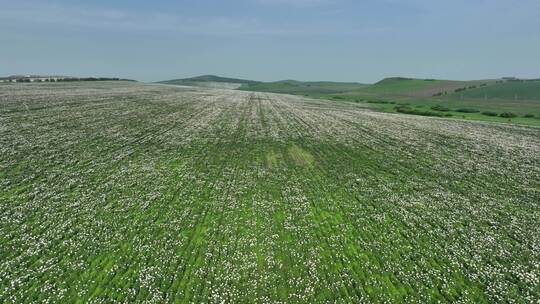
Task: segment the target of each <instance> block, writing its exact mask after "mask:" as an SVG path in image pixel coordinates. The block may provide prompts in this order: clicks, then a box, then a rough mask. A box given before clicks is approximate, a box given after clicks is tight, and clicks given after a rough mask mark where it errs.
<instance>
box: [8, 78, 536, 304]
mask: <svg viewBox="0 0 540 304" xmlns="http://www.w3.org/2000/svg"><path fill="white" fill-rule="evenodd" d="M539 201H540V129H539V128H538V127H531V126H519V125H512V124H499V123H491V122H476V121H465V120H456V119H445V118H432V117H421V116H415V115H402V114H395V113H383V112H377V111H373V110H372V109H370V108H367V104H365V103H351V102H342V101H340V100H334V101H327V100H320V99H310V98H306V97H304V96H292V95H279V94H273V93H261V92H245V91H238V90H219V89H209V88H188V87H173V86H163V85H145V84H140V83H135V82H87V83H75V82H74V83H39V84H37V83H33V84H2V85H0V302H2V303H36V302H53V303H54V302H56V303H70V302H79V303H83V302H93V303H99V302H128V303H129V302H142V301H144V302H148V303H163V302H178V303H203V302H210V303H222V302H226V303H247V302H256V303H284V302H287V303H334V302H343V303H346V302H351V303H360V302H366V303H368V302H383V301H386V302H399V301H405V302H417V303H422V302H424V303H425V302H463V303H467V302H468V303H489V302H521V303H534V302H538V301H540V246H539V244H540V225H538V219H539V218H540V205H539Z"/></svg>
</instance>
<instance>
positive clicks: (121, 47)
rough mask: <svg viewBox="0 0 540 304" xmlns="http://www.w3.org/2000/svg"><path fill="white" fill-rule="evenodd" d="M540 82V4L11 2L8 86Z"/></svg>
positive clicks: (1, 62)
mask: <svg viewBox="0 0 540 304" xmlns="http://www.w3.org/2000/svg"><path fill="white" fill-rule="evenodd" d="M12 74H40V75H69V76H103V77H106V76H109V77H113V76H114V77H123V78H131V79H136V80H141V81H158V80H166V79H175V78H184V77H190V76H196V75H202V74H216V75H222V76H229V77H239V78H245V79H253V80H261V81H274V80H281V79H298V80H333V81H357V82H363V83H373V82H376V81H378V80H380V79H383V78H385V77H392V76H404V77H419V78H438V79H456V80H457V79H459V80H469V79H492V78H499V77H503V76H516V77H523V78H538V77H540V1H538V0H519V1H516V0H511V1H510V0H451V1H450V0H448V1H442V0H407V1H406V0H230V1H226V0H220V1H218V0H175V1H173V0H161V1H160V0H157V1H143V0H130V1H128V0H115V1H106V0H93V1H79V0H70V1H66V0H51V1H46V0H40V1H37V0H25V1H18V0H11V1H5V0H0V75H12Z"/></svg>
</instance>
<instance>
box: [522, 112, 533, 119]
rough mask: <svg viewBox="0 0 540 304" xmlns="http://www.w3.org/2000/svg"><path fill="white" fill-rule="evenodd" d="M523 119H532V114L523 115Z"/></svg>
mask: <svg viewBox="0 0 540 304" xmlns="http://www.w3.org/2000/svg"><path fill="white" fill-rule="evenodd" d="M523 117H525V118H534V114H531V113H528V114H525V115H523Z"/></svg>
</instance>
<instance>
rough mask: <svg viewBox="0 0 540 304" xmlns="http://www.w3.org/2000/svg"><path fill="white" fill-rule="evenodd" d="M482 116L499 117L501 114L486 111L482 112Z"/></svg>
mask: <svg viewBox="0 0 540 304" xmlns="http://www.w3.org/2000/svg"><path fill="white" fill-rule="evenodd" d="M482 115H486V116H498V115H499V113H497V112H491V111H484V112H482Z"/></svg>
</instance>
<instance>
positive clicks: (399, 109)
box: [395, 105, 452, 117]
mask: <svg viewBox="0 0 540 304" xmlns="http://www.w3.org/2000/svg"><path fill="white" fill-rule="evenodd" d="M395 109H396V111H397V112H399V113H404V114H412V115H421V116H436V117H450V116H452V114H450V113H446V114H443V113H437V112H433V111H422V110H417V109H413V108H411V107H409V106H403V105H402V106H396V107H395Z"/></svg>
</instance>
